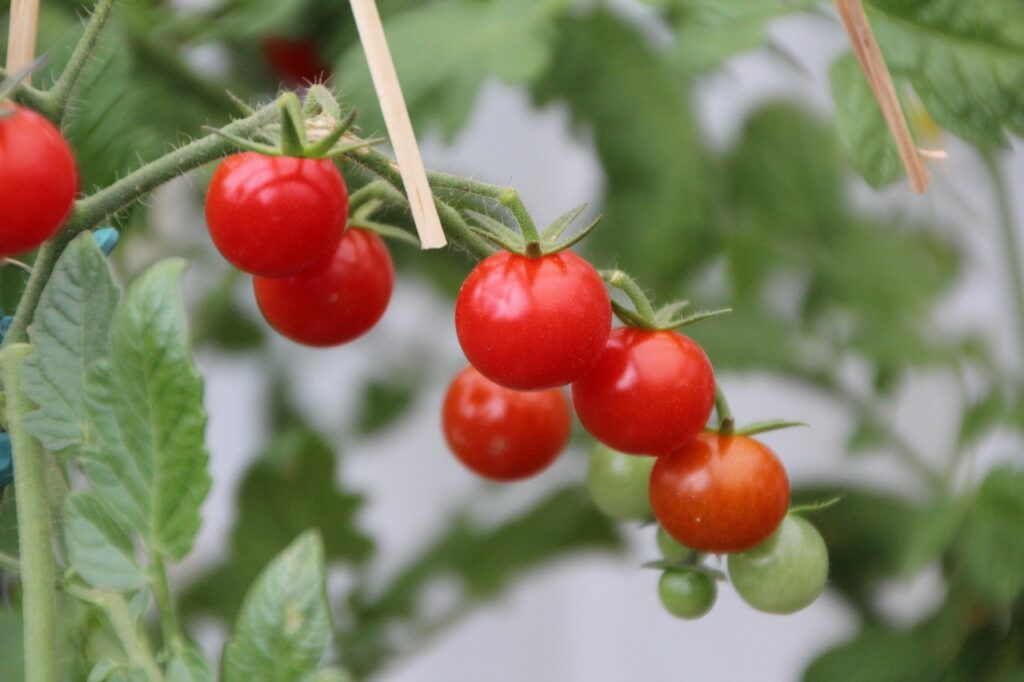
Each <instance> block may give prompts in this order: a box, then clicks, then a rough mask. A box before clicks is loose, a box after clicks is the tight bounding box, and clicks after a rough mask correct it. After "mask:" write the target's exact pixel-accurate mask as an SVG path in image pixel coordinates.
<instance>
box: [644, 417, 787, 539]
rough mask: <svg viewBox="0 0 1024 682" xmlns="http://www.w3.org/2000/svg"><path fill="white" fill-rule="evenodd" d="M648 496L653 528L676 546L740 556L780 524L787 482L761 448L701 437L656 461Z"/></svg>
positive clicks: (737, 439)
mask: <svg viewBox="0 0 1024 682" xmlns="http://www.w3.org/2000/svg"><path fill="white" fill-rule="evenodd" d="M650 495H651V507H652V508H653V509H654V516H655V517H656V518H657V520H658V523H659V524H661V527H662V528H664V529H665V532H667V533H668V534H669V535H670V536H672V538H674V539H675V540H676V541H677V542H680V543H682V544H683V545H685V546H687V547H689V548H691V549H694V550H697V551H699V552H715V553H733V552H743V551H746V550H748V549H750V548H752V547H754V546H756V545H758V544H759V543H761V542H763V541H764V540H765V539H767V538H768V537H769V536H770V535H771V534H772V533H773V532H775V529H776V528H778V527H779V524H780V523H782V520H783V519H784V518H785V516H786V511H787V509H788V508H789V477H788V476H787V475H786V470H785V468H784V467H783V466H782V462H781V461H779V458H778V457H777V456H776V455H775V453H774V452H772V451H771V450H770V449H769V448H768V447H767V446H765V445H764V444H763V443H761V442H759V441H756V440H754V439H753V438H747V437H745V436H733V435H729V436H725V435H719V434H717V433H712V432H706V433H702V434H700V435H699V436H697V438H695V439H694V440H693V441H691V442H690V443H688V444H687V445H684V446H683V447H682V448H680V449H678V450H676V451H675V452H673V453H671V454H669V455H665V456H662V457H659V458H658V461H657V462H655V464H654V469H653V470H652V471H651V483H650Z"/></svg>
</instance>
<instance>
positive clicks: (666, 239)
mask: <svg viewBox="0 0 1024 682" xmlns="http://www.w3.org/2000/svg"><path fill="white" fill-rule="evenodd" d="M557 42H558V46H557V49H556V51H555V57H554V58H553V59H552V60H551V64H550V68H549V69H548V71H547V74H546V75H545V76H544V77H543V78H542V79H540V80H539V81H538V82H537V83H535V85H534V89H533V92H534V97H535V99H536V100H537V102H538V103H540V104H551V103H556V102H562V101H564V102H565V103H566V104H568V106H569V108H570V111H571V113H572V116H573V120H574V122H575V123H576V124H577V125H579V126H580V127H581V128H583V129H585V130H586V131H587V132H589V133H592V135H593V141H594V146H595V151H596V152H597V155H598V157H599V159H600V161H601V164H602V166H603V168H604V171H605V174H606V181H605V186H604V188H603V190H602V196H603V198H604V205H603V206H602V207H601V208H600V212H601V213H603V214H604V220H603V221H602V223H601V225H600V227H598V228H597V229H596V230H594V232H593V234H592V235H591V236H590V237H589V238H588V239H587V241H586V242H585V243H586V244H587V245H588V247H589V248H591V249H593V252H594V253H596V254H597V259H598V260H604V261H606V262H615V263H616V264H617V265H618V266H619V267H621V268H622V269H623V270H626V271H627V272H643V273H644V283H645V285H647V286H650V287H652V288H653V289H654V290H655V291H656V292H659V293H661V294H670V293H671V294H673V296H672V297H673V298H675V296H674V294H676V293H677V292H676V289H677V287H678V285H679V284H680V283H681V281H682V279H683V276H684V274H686V273H687V272H688V271H690V270H692V269H693V268H695V267H696V266H697V265H698V264H700V262H701V261H702V259H703V258H704V257H705V256H706V254H707V248H706V247H707V244H706V240H707V235H708V230H707V229H704V228H705V227H706V225H707V224H708V222H710V200H709V198H710V196H711V194H712V193H711V191H710V187H711V182H710V177H711V173H712V168H711V166H710V164H709V163H708V159H707V156H708V155H707V153H706V150H705V149H704V148H703V146H702V144H701V140H700V133H699V130H698V126H697V121H696V118H695V116H694V112H693V110H692V106H691V103H690V101H689V100H688V98H687V97H686V95H684V94H683V88H682V87H681V84H680V82H679V78H678V76H677V75H676V74H674V73H673V72H672V70H671V69H670V68H669V67H668V65H667V64H666V63H665V60H664V59H663V57H662V55H661V54H660V53H659V51H658V49H657V47H656V46H655V45H654V44H652V42H651V41H648V40H647V39H646V37H645V36H644V35H643V34H642V33H641V32H640V31H638V30H637V29H636V28H635V27H633V26H632V25H630V24H629V23H627V22H626V21H624V20H623V19H622V18H621V17H619V16H618V15H616V14H614V13H612V12H609V11H602V10H598V11H595V12H592V13H590V14H589V15H586V16H583V17H579V18H573V19H566V20H564V21H562V22H561V24H560V37H559V39H558V41H557ZM638 73H642V74H643V77H642V78H637V74H638ZM641 227H642V229H641ZM624 235H628V238H624V237H623V236H624ZM666 244H671V245H672V246H671V248H666V246H665V245H666Z"/></svg>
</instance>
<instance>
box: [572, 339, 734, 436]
mask: <svg viewBox="0 0 1024 682" xmlns="http://www.w3.org/2000/svg"><path fill="white" fill-rule="evenodd" d="M572 400H573V406H574V407H575V409H576V415H577V416H578V417H579V419H580V422H582V424H583V426H584V428H586V430H587V431H588V432H589V433H590V435H592V436H594V438H596V439H597V440H599V441H600V442H602V443H604V444H605V445H607V446H608V447H610V448H612V449H614V450H617V451H619V452H625V453H630V454H634V455H644V454H653V455H662V454H665V453H668V452H671V451H673V450H675V449H676V448H679V447H680V446H682V445H683V444H685V443H686V442H688V441H690V440H692V439H693V438H694V437H695V436H696V435H697V434H698V433H700V431H701V429H703V428H704V425H705V424H706V423H707V420H708V417H709V416H710V415H711V410H712V409H713V407H714V404H715V374H714V370H713V369H712V367H711V361H710V360H709V359H708V357H707V355H706V354H705V353H704V351H703V349H701V347H700V346H699V345H698V344H697V343H696V342H694V341H693V340H692V339H690V338H689V337H687V336H684V335H683V334H680V333H678V332H674V331H648V330H645V329H638V328H635V327H618V328H616V329H613V330H612V332H611V335H610V336H609V338H608V343H607V345H606V346H605V349H604V351H603V352H602V354H601V357H600V358H599V359H598V361H597V363H596V364H595V365H594V366H593V367H592V368H591V369H590V371H589V372H587V373H586V374H584V375H583V376H582V377H581V378H579V379H577V380H576V381H575V382H574V383H573V385H572Z"/></svg>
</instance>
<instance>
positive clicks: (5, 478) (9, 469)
mask: <svg viewBox="0 0 1024 682" xmlns="http://www.w3.org/2000/svg"><path fill="white" fill-rule="evenodd" d="M13 480H14V459H13V457H12V456H11V434H9V433H7V432H2V433H0V488H4V487H6V486H8V485H10V484H11V482H12V481H13Z"/></svg>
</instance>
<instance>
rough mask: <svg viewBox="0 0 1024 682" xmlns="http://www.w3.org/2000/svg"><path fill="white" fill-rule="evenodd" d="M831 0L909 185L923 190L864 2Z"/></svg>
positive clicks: (924, 172)
mask: <svg viewBox="0 0 1024 682" xmlns="http://www.w3.org/2000/svg"><path fill="white" fill-rule="evenodd" d="M835 3H836V9H837V10H838V11H839V18H840V19H842V21H843V27H844V28H846V33H847V35H849V37H850V43H851V44H852V45H853V53H854V54H855V55H857V61H859V62H860V66H861V68H862V69H863V70H864V75H865V76H867V79H868V83H869V84H870V85H871V91H872V92H873V93H874V94H875V99H876V100H878V106H879V107H881V109H882V115H883V116H885V120H886V122H887V123H888V124H889V130H891V131H892V135H893V137H894V138H895V139H896V148H897V149H898V150H899V153H900V159H902V161H903V166H904V168H906V170H907V179H908V180H909V181H910V187H911V188H912V189H913V190H914V191H915V192H917V193H918V194H924V192H925V191H927V189H928V181H929V174H928V169H927V168H925V165H924V162H923V161H922V160H921V156H920V154H919V153H918V151H917V147H916V146H915V145H914V138H913V136H912V135H911V134H910V127H909V126H908V125H907V119H906V116H904V114H903V109H902V108H901V107H900V100H899V97H897V95H896V87H895V86H894V85H893V82H892V74H890V73H889V67H888V66H887V65H886V63H885V59H884V58H883V57H882V51H881V49H879V47H878V41H877V40H875V34H874V32H873V31H872V30H871V24H870V23H868V17H867V14H866V13H865V12H864V5H863V4H862V2H861V0H835Z"/></svg>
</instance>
